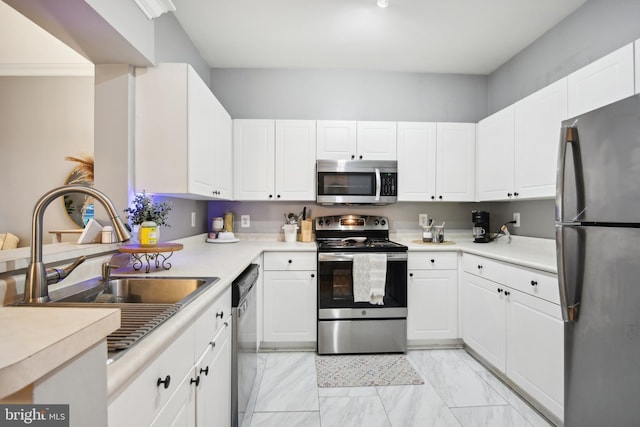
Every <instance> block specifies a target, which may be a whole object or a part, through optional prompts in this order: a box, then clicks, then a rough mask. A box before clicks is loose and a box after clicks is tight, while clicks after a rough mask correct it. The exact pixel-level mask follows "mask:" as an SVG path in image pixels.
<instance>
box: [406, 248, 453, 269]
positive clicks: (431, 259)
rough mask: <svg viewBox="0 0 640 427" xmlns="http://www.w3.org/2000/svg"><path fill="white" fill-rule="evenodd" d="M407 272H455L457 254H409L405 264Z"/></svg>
mask: <svg viewBox="0 0 640 427" xmlns="http://www.w3.org/2000/svg"><path fill="white" fill-rule="evenodd" d="M407 268H408V269H409V270H455V269H456V268H458V254H457V253H455V252H411V253H409V259H408V262H407Z"/></svg>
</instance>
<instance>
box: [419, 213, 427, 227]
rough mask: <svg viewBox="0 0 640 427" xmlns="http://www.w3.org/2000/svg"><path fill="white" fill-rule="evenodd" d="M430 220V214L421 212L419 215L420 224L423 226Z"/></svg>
mask: <svg viewBox="0 0 640 427" xmlns="http://www.w3.org/2000/svg"><path fill="white" fill-rule="evenodd" d="M428 222H429V214H419V215H418V225H419V226H421V227H426V226H427V225H429V224H428Z"/></svg>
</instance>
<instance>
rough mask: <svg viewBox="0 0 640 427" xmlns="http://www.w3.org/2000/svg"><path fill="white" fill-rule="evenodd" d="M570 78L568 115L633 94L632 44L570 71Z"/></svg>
mask: <svg viewBox="0 0 640 427" xmlns="http://www.w3.org/2000/svg"><path fill="white" fill-rule="evenodd" d="M568 78H569V80H568V83H569V86H568V90H569V109H568V116H569V117H575V116H578V115H580V114H583V113H586V112H588V111H591V110H595V109H596V108H599V107H602V106H604V105H607V104H611V103H612V102H615V101H618V100H620V99H623V98H626V97H628V96H631V95H633V94H634V59H633V43H630V44H628V45H626V46H624V47H622V48H620V49H618V50H616V51H615V52H612V53H610V54H609V55H607V56H605V57H603V58H600V59H598V60H597V61H595V62H592V63H591V64H589V65H587V66H585V67H583V68H581V69H579V70H578V71H576V72H574V73H572V74H569V77H568Z"/></svg>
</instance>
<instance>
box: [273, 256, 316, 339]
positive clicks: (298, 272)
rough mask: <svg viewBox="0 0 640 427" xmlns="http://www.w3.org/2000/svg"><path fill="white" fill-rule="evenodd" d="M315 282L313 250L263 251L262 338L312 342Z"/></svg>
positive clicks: (314, 337)
mask: <svg viewBox="0 0 640 427" xmlns="http://www.w3.org/2000/svg"><path fill="white" fill-rule="evenodd" d="M316 283H317V279H316V253H315V252H265V254H264V335H263V337H264V338H263V340H264V342H266V343H269V344H287V343H288V344H292V343H297V344H304V343H306V344H308V345H310V344H314V345H315V342H316V320H317V308H316V307H317V304H316V300H317V284H316Z"/></svg>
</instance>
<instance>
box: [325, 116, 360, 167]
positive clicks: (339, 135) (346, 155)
mask: <svg viewBox="0 0 640 427" xmlns="http://www.w3.org/2000/svg"><path fill="white" fill-rule="evenodd" d="M316 126H317V144H318V145H317V147H318V148H317V158H318V159H323V160H347V159H355V158H356V154H357V148H356V145H357V139H356V122H354V121H348V120H318V121H317V122H316Z"/></svg>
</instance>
